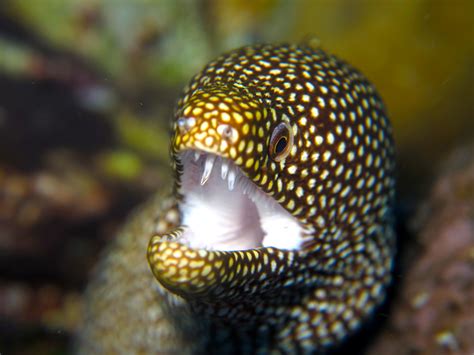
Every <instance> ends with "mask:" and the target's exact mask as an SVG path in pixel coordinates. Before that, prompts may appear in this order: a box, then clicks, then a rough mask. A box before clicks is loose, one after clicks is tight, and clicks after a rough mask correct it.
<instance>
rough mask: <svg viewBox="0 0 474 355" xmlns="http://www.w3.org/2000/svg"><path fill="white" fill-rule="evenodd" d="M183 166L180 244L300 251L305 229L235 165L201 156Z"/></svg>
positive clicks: (193, 154)
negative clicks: (182, 227) (182, 231)
mask: <svg viewBox="0 0 474 355" xmlns="http://www.w3.org/2000/svg"><path fill="white" fill-rule="evenodd" d="M178 159H179V160H180V161H181V164H182V166H183V173H182V175H181V187H180V191H179V192H180V193H181V194H182V196H183V201H182V203H181V205H180V210H181V216H182V225H183V226H185V227H186V228H185V231H184V233H183V235H182V237H181V238H180V240H179V242H180V243H182V244H185V245H187V246H189V247H191V248H196V249H207V250H227V251H230V250H246V249H255V248H260V247H276V248H279V249H286V250H293V249H299V248H300V246H301V242H302V234H303V228H302V226H301V225H300V224H299V222H298V221H297V220H296V219H295V218H294V217H293V216H292V215H291V214H290V213H289V212H287V211H286V210H285V209H284V208H283V207H281V206H280V205H279V204H278V203H277V202H276V201H275V200H274V199H273V198H272V197H271V196H269V195H267V194H266V193H265V192H263V191H262V190H261V189H260V188H259V187H258V186H257V185H255V183H253V182H252V181H251V180H250V179H249V178H247V176H246V175H245V174H244V173H243V172H242V170H241V169H240V168H239V167H238V166H237V165H236V164H234V162H233V161H231V160H229V159H226V158H223V157H220V156H217V155H214V154H211V153H206V152H203V151H198V150H185V151H183V152H181V153H180V154H179V156H178Z"/></svg>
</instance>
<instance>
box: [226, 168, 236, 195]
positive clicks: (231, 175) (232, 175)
mask: <svg viewBox="0 0 474 355" xmlns="http://www.w3.org/2000/svg"><path fill="white" fill-rule="evenodd" d="M234 184H235V170H234V169H230V170H229V178H228V179H227V186H228V187H229V190H230V191H232V190H233V189H234Z"/></svg>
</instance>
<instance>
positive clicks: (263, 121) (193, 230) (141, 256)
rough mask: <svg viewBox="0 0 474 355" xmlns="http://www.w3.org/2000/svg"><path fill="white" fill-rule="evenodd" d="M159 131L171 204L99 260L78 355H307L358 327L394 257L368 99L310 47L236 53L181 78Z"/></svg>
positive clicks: (373, 96)
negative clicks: (166, 132) (171, 113)
mask: <svg viewBox="0 0 474 355" xmlns="http://www.w3.org/2000/svg"><path fill="white" fill-rule="evenodd" d="M173 124H174V131H173V136H172V142H171V151H172V158H173V159H172V161H173V168H174V171H175V177H176V179H175V187H174V193H173V195H172V197H171V198H169V199H165V200H163V199H160V198H157V199H155V200H154V201H151V202H150V203H149V204H148V206H147V207H145V208H144V209H143V210H142V211H141V212H139V213H137V214H136V215H135V217H133V218H132V221H131V222H129V223H128V226H127V227H125V229H124V231H123V232H122V234H121V235H120V236H119V238H118V240H117V242H116V245H115V246H114V247H112V249H111V250H110V251H109V253H108V256H107V257H106V258H105V259H104V260H103V261H102V263H101V265H100V267H99V270H100V272H99V274H98V276H97V277H96V279H95V281H94V282H93V283H92V285H91V286H90V288H89V302H88V305H87V309H86V325H85V328H84V330H83V332H82V333H81V337H80V343H79V344H80V346H79V349H80V350H81V351H82V352H83V353H120V352H122V353H201V352H215V353H226V352H227V353H267V352H276V353H281V352H290V353H292V352H300V353H313V352H317V351H324V350H325V349H327V348H328V347H331V346H333V345H335V344H338V343H340V342H341V341H342V340H343V339H344V338H345V337H347V336H348V335H350V334H351V333H353V332H354V331H355V330H356V329H358V328H359V326H360V325H361V323H362V322H363V321H364V320H365V319H367V318H368V317H369V316H370V314H371V313H372V312H373V310H374V308H375V307H377V306H378V305H380V303H381V302H382V301H383V299H384V295H385V292H386V288H387V286H388V284H389V282H390V279H391V276H390V274H391V269H392V263H393V256H394V245H395V233H394V225H393V224H394V223H393V203H394V185H395V181H394V168H395V164H394V145H393V139H392V135H391V127H390V123H389V121H388V119H387V117H386V114H385V111H384V106H383V103H382V102H381V99H380V98H379V96H378V94H377V93H376V91H375V89H374V87H373V86H372V85H371V84H370V83H369V82H368V81H367V80H366V79H365V78H364V77H363V76H362V74H360V73H359V72H358V71H356V70H355V69H353V68H352V67H351V66H349V65H348V64H346V63H345V62H343V61H341V60H339V59H337V58H336V57H334V56H332V55H329V54H327V53H326V52H324V51H323V50H321V49H319V48H313V47H311V46H309V45H257V46H250V47H244V48H241V49H238V50H235V51H232V52H230V53H228V54H225V55H223V56H221V57H219V58H218V59H216V60H215V61H213V62H211V63H209V64H208V65H207V66H206V67H205V68H204V69H203V70H202V71H201V72H200V73H199V74H198V75H197V76H195V77H194V78H193V79H192V81H191V82H190V84H189V85H188V87H187V88H186V89H185V92H184V94H183V95H182V98H181V99H180V101H179V103H178V107H177V109H176V114H175V119H174V122H173ZM147 245H148V261H149V266H148V265H147V263H146V255H145V254H146V248H147ZM149 267H150V268H151V271H150V268H149ZM153 276H154V277H155V278H153Z"/></svg>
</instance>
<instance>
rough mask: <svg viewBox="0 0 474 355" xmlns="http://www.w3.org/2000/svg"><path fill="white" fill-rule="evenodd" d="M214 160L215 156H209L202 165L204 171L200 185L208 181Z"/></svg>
mask: <svg viewBox="0 0 474 355" xmlns="http://www.w3.org/2000/svg"><path fill="white" fill-rule="evenodd" d="M215 160H216V156H215V155H212V154H209V155H208V156H207V157H206V163H205V164H204V171H203V173H202V176H201V185H204V184H205V183H206V182H207V180H209V176H211V172H212V167H213V166H214V161H215Z"/></svg>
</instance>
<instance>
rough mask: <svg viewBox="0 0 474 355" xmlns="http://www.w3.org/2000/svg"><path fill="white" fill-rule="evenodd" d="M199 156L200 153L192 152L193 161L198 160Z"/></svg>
mask: <svg viewBox="0 0 474 355" xmlns="http://www.w3.org/2000/svg"><path fill="white" fill-rule="evenodd" d="M200 157H201V153H199V152H194V161H198V160H199V158H200Z"/></svg>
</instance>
